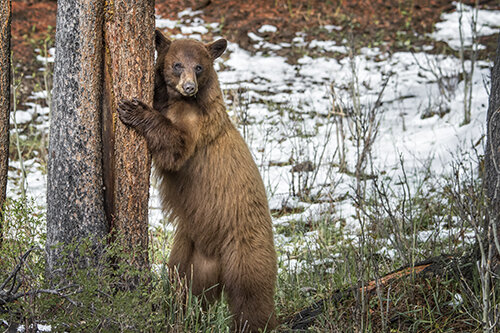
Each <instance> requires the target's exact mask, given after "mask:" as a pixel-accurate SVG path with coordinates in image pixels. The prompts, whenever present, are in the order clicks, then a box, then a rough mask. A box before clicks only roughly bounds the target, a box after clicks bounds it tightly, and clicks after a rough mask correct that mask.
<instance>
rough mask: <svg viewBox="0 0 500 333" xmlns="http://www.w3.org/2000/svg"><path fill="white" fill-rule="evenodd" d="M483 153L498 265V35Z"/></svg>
mask: <svg viewBox="0 0 500 333" xmlns="http://www.w3.org/2000/svg"><path fill="white" fill-rule="evenodd" d="M486 118H487V122H486V123H487V135H488V142H487V144H486V154H485V185H486V191H487V194H488V198H489V200H490V202H489V205H490V206H489V211H488V215H489V219H490V223H493V226H494V227H493V229H492V231H493V235H490V238H491V239H490V242H491V245H492V246H494V248H495V249H496V256H495V262H494V265H493V267H495V266H496V270H498V268H499V266H500V253H499V252H500V36H499V37H498V42H497V52H496V57H495V64H494V66H493V69H492V71H491V90H490V99H489V106H488V114H487V116H486Z"/></svg>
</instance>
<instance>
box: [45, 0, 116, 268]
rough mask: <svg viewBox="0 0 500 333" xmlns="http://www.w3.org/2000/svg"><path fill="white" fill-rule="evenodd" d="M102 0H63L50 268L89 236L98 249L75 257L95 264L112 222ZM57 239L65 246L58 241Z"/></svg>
mask: <svg viewBox="0 0 500 333" xmlns="http://www.w3.org/2000/svg"><path fill="white" fill-rule="evenodd" d="M103 10H104V0H59V2H58V8H57V31H56V59H55V68H54V99H53V105H54V107H53V111H52V115H51V123H50V141H49V159H48V160H49V162H48V186H47V269H48V272H49V274H50V273H51V272H53V271H54V269H56V268H57V264H58V262H59V261H60V260H61V251H62V249H63V248H64V245H67V244H70V243H72V242H73V241H74V240H78V241H81V240H83V239H85V238H89V239H90V240H91V242H92V244H93V245H94V246H95V247H96V249H95V251H93V253H92V254H89V256H85V257H84V258H81V257H78V255H77V252H74V253H72V254H70V258H71V255H73V256H74V262H78V263H80V264H81V265H83V266H86V265H89V264H92V262H93V260H94V259H96V257H93V256H98V255H99V252H100V251H99V245H98V244H99V243H98V241H99V240H100V238H102V237H104V236H106V234H107V232H108V223H107V221H106V216H105V212H104V202H103V201H104V200H103V180H102V177H103V176H102V151H101V145H102V143H101V90H102V54H103V51H102V50H103V41H102V28H103V17H104V16H103ZM58 244H60V245H62V246H58Z"/></svg>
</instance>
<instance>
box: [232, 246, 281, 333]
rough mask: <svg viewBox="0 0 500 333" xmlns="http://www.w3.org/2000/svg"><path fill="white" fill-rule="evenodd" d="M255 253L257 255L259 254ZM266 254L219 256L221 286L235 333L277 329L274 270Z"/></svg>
mask: <svg viewBox="0 0 500 333" xmlns="http://www.w3.org/2000/svg"><path fill="white" fill-rule="evenodd" d="M257 252H261V253H260V255H259V253H257ZM265 252H266V251H265V250H264V251H258V250H253V251H249V252H247V253H248V254H249V255H245V253H243V252H241V251H240V252H239V253H238V252H234V253H232V255H226V260H224V257H223V264H222V267H223V275H222V283H223V285H224V292H225V293H226V294H227V299H228V303H229V308H230V310H231V313H232V314H233V316H234V326H235V327H234V328H235V330H236V331H237V332H259V329H260V330H262V331H264V329H265V330H266V331H267V332H269V331H270V330H272V329H274V328H275V327H276V326H277V321H276V316H275V313H274V297H273V295H274V283H275V276H276V272H275V270H276V267H275V265H276V264H275V261H274V260H273V258H274V257H273V256H266V253H265Z"/></svg>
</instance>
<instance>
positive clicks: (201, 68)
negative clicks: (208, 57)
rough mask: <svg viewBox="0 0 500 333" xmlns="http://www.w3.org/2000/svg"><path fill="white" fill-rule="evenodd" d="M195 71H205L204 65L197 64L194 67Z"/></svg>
mask: <svg viewBox="0 0 500 333" xmlns="http://www.w3.org/2000/svg"><path fill="white" fill-rule="evenodd" d="M194 71H195V72H196V74H200V73H201V72H202V71H203V67H202V66H201V65H196V66H195V67H194Z"/></svg>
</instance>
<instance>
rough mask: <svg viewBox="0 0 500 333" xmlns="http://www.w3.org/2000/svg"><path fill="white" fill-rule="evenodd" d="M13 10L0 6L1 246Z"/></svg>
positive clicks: (7, 3) (5, 3)
mask: <svg viewBox="0 0 500 333" xmlns="http://www.w3.org/2000/svg"><path fill="white" fill-rule="evenodd" d="M11 8H12V7H11V1H10V0H2V3H1V4H0V245H1V244H2V239H3V232H2V222H3V208H4V203H5V195H6V190H7V171H8V165H9V133H10V131H9V116H10V20H11V16H12V9H11Z"/></svg>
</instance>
